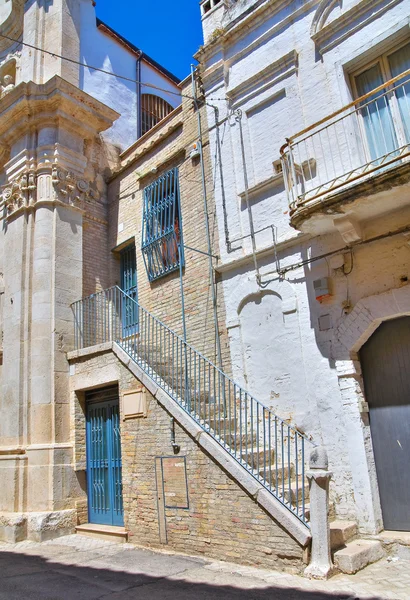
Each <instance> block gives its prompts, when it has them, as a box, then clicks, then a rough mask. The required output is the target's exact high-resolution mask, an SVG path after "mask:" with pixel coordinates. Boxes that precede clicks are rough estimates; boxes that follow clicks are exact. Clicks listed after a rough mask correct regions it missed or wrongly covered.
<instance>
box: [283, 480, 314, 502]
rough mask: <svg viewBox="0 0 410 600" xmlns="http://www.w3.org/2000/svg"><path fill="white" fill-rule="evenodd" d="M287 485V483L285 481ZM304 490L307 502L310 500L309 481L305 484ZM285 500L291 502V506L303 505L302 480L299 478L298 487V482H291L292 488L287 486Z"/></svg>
mask: <svg viewBox="0 0 410 600" xmlns="http://www.w3.org/2000/svg"><path fill="white" fill-rule="evenodd" d="M285 484H286V481H285ZM303 489H304V494H305V502H306V500H309V497H310V493H309V483H308V481H307V480H305V481H304V482H303ZM285 500H286V501H287V502H290V503H291V504H296V503H299V504H300V503H301V502H302V478H301V477H299V478H298V484H297V485H296V481H291V484H290V488H289V487H288V486H287V485H285Z"/></svg>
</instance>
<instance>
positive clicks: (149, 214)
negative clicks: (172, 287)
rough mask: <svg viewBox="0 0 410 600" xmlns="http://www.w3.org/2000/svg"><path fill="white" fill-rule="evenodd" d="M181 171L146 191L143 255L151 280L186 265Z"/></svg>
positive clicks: (165, 176) (167, 174)
mask: <svg viewBox="0 0 410 600" xmlns="http://www.w3.org/2000/svg"><path fill="white" fill-rule="evenodd" d="M181 238H182V233H181V213H180V198H179V180H178V168H175V169H172V170H171V171H168V172H167V173H165V174H164V175H162V176H161V177H159V178H158V179H157V180H156V181H154V182H153V183H151V185H149V186H147V187H146V188H145V189H144V212H143V227H142V244H141V249H142V254H143V257H144V262H145V268H146V271H147V274H148V279H149V280H150V281H154V280H155V279H158V278H160V277H163V276H164V275H168V273H171V272H172V271H175V270H176V269H178V268H179V266H180V260H181V262H182V264H183V261H184V255H183V245H182V243H181Z"/></svg>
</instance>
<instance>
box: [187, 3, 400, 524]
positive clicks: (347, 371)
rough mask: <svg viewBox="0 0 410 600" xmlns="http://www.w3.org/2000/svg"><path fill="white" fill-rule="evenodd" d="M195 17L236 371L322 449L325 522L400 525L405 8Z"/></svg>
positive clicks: (311, 6)
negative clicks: (326, 476)
mask: <svg viewBox="0 0 410 600" xmlns="http://www.w3.org/2000/svg"><path fill="white" fill-rule="evenodd" d="M201 7H202V21H203V29H204V37H205V45H204V46H203V48H202V49H201V50H200V51H199V52H198V54H197V58H198V60H199V61H200V64H201V75H202V80H203V86H204V89H205V94H206V98H207V101H208V103H209V104H213V105H216V107H217V108H218V109H219V115H218V116H217V119H215V109H214V108H211V107H210V108H208V120H209V127H210V145H211V157H212V158H213V159H214V157H215V156H217V157H219V159H218V160H219V162H220V164H221V165H222V168H221V169H219V168H218V164H217V162H214V173H215V194H216V207H217V218H218V226H219V234H220V240H221V246H220V253H221V261H220V263H219V264H218V267H217V270H218V272H219V273H220V275H221V278H222V283H223V289H224V295H225V302H226V317H227V327H228V333H229V339H230V350H231V356H232V364H233V367H232V368H233V377H234V379H235V380H237V381H239V382H240V383H242V384H243V385H244V386H247V387H248V389H249V390H250V391H251V393H253V394H254V395H255V396H256V397H257V398H259V399H260V400H261V401H262V402H263V403H265V404H267V405H268V406H270V407H272V409H273V410H274V411H275V413H277V414H279V415H280V416H281V417H282V418H284V419H285V420H290V421H291V422H292V423H295V424H296V426H297V427H298V428H299V429H300V430H301V431H304V432H305V433H307V434H308V435H311V436H312V438H313V439H314V440H315V441H316V442H317V443H319V444H323V445H324V446H325V447H326V448H327V450H328V453H329V462H330V469H331V470H332V472H333V479H332V483H331V497H332V501H333V506H334V511H335V515H336V517H337V518H338V519H343V520H351V521H353V522H355V523H357V524H358V526H359V529H360V531H361V532H363V533H366V534H375V533H377V532H379V531H380V530H381V529H383V528H384V529H393V530H394V529H395V530H397V529H399V530H400V529H404V530H409V529H410V513H409V509H408V507H409V506H410V480H409V477H408V475H407V474H406V475H405V474H404V470H403V468H404V464H403V462H402V456H403V455H402V449H403V448H404V447H407V448H408V439H409V430H408V422H409V404H408V397H409V396H408V394H409V385H410V384H409V378H408V375H404V373H405V372H406V371H407V370H408V364H409V363H408V356H409V348H410V337H409V314H410V287H409V285H408V281H409V279H408V278H409V272H408V271H409V264H410V263H409V242H408V240H409V215H410V213H409V209H410V207H409V202H408V182H409V172H410V171H409V163H408V155H409V142H410V139H409V131H410V130H409V127H408V124H409V119H410V117H409V114H410V113H409V107H410V102H409V91H408V90H409V83H408V80H409V68H410V37H409V29H408V23H409V14H410V5H409V3H408V2H407V1H406V0H401V1H400V0H399V1H390V2H384V1H379V0H377V1H374V0H373V1H372V2H369V1H367V0H361V1H356V0H344V1H343V2H334V1H332V0H323V1H321V2H319V0H312V1H306V2H298V1H289V2H280V1H256V0H241V1H237V2H235V1H230V0H226V1H225V0H224V1H221V2H216V1H212V2H211V1H209V2H207V1H205V0H204V1H203V2H201ZM373 90H376V92H374V91H373ZM225 97H226V98H227V99H228V102H225V101H220V100H219V99H220V98H225ZM358 98H361V100H360V101H358ZM298 132H299V133H298ZM221 139H223V143H221V142H220V140H221ZM398 332H400V333H398ZM388 339H390V340H391V343H390V342H389V343H388V342H387V341H386V340H388ZM383 348H384V350H383ZM383 352H385V354H383ZM398 382H400V383H398ZM381 415H384V417H383V418H382V417H381ZM405 440H407V441H405ZM399 482H400V483H399ZM398 490H400V491H398ZM397 494H398V495H397Z"/></svg>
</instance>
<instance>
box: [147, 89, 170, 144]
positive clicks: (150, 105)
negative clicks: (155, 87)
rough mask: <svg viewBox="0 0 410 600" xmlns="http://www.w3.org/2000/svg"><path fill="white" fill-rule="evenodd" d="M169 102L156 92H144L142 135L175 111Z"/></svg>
mask: <svg viewBox="0 0 410 600" xmlns="http://www.w3.org/2000/svg"><path fill="white" fill-rule="evenodd" d="M173 110H174V109H173V107H172V106H171V104H169V102H167V101H166V100H164V99H163V98H160V97H159V96H155V95H154V94H142V96H141V135H144V134H145V133H147V131H149V130H150V129H152V128H153V127H155V125H156V124H157V123H159V122H160V121H162V119H165V117H166V116H167V115H169V113H171V112H172V111H173Z"/></svg>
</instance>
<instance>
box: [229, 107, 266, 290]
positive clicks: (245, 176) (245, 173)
mask: <svg viewBox="0 0 410 600" xmlns="http://www.w3.org/2000/svg"><path fill="white" fill-rule="evenodd" d="M235 121H236V122H237V123H238V124H239V134H240V139H241V152H242V168H243V179H244V183H245V202H246V208H247V211H248V219H249V229H250V232H251V240H252V256H253V264H254V267H255V272H256V283H257V284H258V286H259V287H261V276H260V273H259V267H258V261H257V259H256V242H255V227H254V224H253V216H252V209H251V206H250V204H249V182H248V171H247V168H246V156H245V142H244V139H243V128H242V111H241V110H240V109H238V110H237V111H236V113H235Z"/></svg>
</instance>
